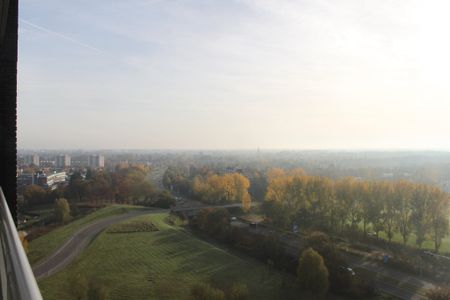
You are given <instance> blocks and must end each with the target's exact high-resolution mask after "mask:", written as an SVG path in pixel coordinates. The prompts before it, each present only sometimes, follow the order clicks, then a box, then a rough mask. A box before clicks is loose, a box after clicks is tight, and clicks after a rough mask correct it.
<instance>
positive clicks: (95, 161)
mask: <svg viewBox="0 0 450 300" xmlns="http://www.w3.org/2000/svg"><path fill="white" fill-rule="evenodd" d="M88 165H89V167H91V168H104V167H105V157H104V156H103V155H89V157H88Z"/></svg>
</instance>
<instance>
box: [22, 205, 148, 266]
mask: <svg viewBox="0 0 450 300" xmlns="http://www.w3.org/2000/svg"><path fill="white" fill-rule="evenodd" d="M138 208H139V207H136V206H130V205H111V206H107V207H105V208H102V209H99V210H97V211H95V212H93V213H91V214H88V215H87V216H85V217H83V218H80V219H78V220H75V221H73V222H71V223H69V224H67V225H65V226H61V227H58V228H56V229H54V230H52V231H50V232H49V233H47V234H45V235H43V236H41V237H39V238H37V239H35V240H32V241H31V242H30V244H29V248H28V254H27V255H28V260H29V261H30V264H32V265H33V264H35V263H37V262H39V261H40V260H42V259H43V258H45V257H47V256H49V255H51V254H52V253H53V252H54V251H55V250H56V249H57V248H58V247H59V246H61V245H62V244H63V243H64V242H65V241H66V240H67V239H68V238H69V237H70V236H71V235H72V234H73V233H75V232H76V231H77V230H79V229H81V228H82V227H84V226H85V225H87V224H89V223H92V222H94V221H97V220H100V219H103V218H107V217H110V216H113V215H118V214H123V213H127V212H129V211H130V210H133V209H138Z"/></svg>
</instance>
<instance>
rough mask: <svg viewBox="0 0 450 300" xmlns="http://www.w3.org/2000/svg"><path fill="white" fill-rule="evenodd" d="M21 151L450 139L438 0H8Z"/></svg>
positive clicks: (449, 86) (431, 145)
mask: <svg viewBox="0 0 450 300" xmlns="http://www.w3.org/2000/svg"><path fill="white" fill-rule="evenodd" d="M20 5H21V11H20V23H19V26H20V29H19V87H18V92H19V96H18V146H19V148H77V149H78V148H88V149H92V148H103V149H105V148H120V149H126V148H133V149H144V148H148V149H157V148H159V149H161V148H163V149H168V148H177V149H193V148H194V149H200V148H202V149H236V148H237V149H256V148H257V147H261V148H291V149H293V148H295V149H311V148H314V149H333V148H339V149H346V148H378V149H379V148H383V149H386V148H388V149H398V148H417V149H450V75H449V70H450V55H449V53H450V39H449V38H448V30H449V28H450V18H448V12H449V11H450V3H449V2H448V1H444V0H442V1H437V0H436V1H410V0H403V1H387V0H377V1H363V0H343V1H334V0H301V1H300V0H297V1H285V0H240V1H238V0H235V1H231V0H230V1H222V0H217V1H211V0H208V1H207V0H205V1H199V0H159V1H158V0H153V1H152V0H130V1H110V0H96V1H87V0H79V1H61V0H39V1H37V0H23V1H21V2H20Z"/></svg>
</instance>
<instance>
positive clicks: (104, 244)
mask: <svg viewBox="0 0 450 300" xmlns="http://www.w3.org/2000/svg"><path fill="white" fill-rule="evenodd" d="M166 217H167V214H154V215H146V216H140V217H137V218H134V219H133V220H132V221H126V223H129V222H134V223H135V224H138V223H139V222H143V223H145V224H148V222H151V223H152V224H153V225H155V226H156V227H157V229H158V231H144V232H133V233H129V232H128V233H117V232H120V230H117V228H115V229H114V230H109V231H108V230H106V231H104V232H103V233H101V234H100V235H99V236H98V237H97V238H96V240H94V242H93V243H92V244H91V245H90V246H89V248H88V249H86V250H85V251H84V252H83V254H82V255H81V256H80V257H79V258H78V259H77V260H76V261H75V262H74V263H72V264H71V265H70V266H69V267H68V268H67V269H65V270H64V271H62V272H60V273H57V274H55V275H53V276H51V277H49V278H47V279H44V280H42V281H40V282H39V286H40V288H41V290H42V293H43V296H44V299H48V300H51V299H68V300H70V299H74V297H73V296H71V293H72V288H71V282H72V281H73V277H74V275H76V274H83V276H85V277H86V278H87V280H88V281H89V282H96V283H100V284H102V285H104V286H106V287H107V289H108V290H109V293H110V298H111V299H186V298H187V297H188V295H189V291H190V288H191V286H192V284H194V283H195V282H197V281H206V282H209V283H211V284H212V285H214V286H216V287H219V288H223V289H224V288H227V287H228V286H229V285H231V284H232V283H233V282H243V283H245V284H247V286H248V288H249V291H250V295H251V297H250V298H251V299H298V297H299V293H298V291H297V290H296V288H295V287H294V286H295V282H294V277H293V276H291V275H283V274H282V273H280V272H278V271H276V270H272V269H269V267H268V266H266V265H265V264H263V263H261V262H259V261H256V260H254V259H252V258H249V257H241V256H237V255H235V254H233V253H230V252H228V251H227V250H225V249H222V248H220V247H217V246H215V245H213V244H209V243H207V242H205V241H202V240H200V239H198V238H196V237H195V236H193V235H191V234H190V233H189V232H187V231H185V230H184V229H183V228H182V227H179V226H177V225H169V224H168V223H167V222H166ZM114 226H116V227H117V225H114ZM129 227H130V226H126V228H129ZM119 229H120V228H119ZM113 232H115V233H113ZM283 281H284V282H285V283H287V284H286V286H284V287H283V286H282V282H283Z"/></svg>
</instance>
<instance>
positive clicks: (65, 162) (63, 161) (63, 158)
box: [55, 154, 70, 168]
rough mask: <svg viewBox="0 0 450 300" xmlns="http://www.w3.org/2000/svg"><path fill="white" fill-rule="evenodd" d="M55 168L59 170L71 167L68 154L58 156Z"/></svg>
mask: <svg viewBox="0 0 450 300" xmlns="http://www.w3.org/2000/svg"><path fill="white" fill-rule="evenodd" d="M55 166H56V167H57V168H67V167H70V156H69V155H67V154H62V155H58V156H57V157H56V161H55Z"/></svg>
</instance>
